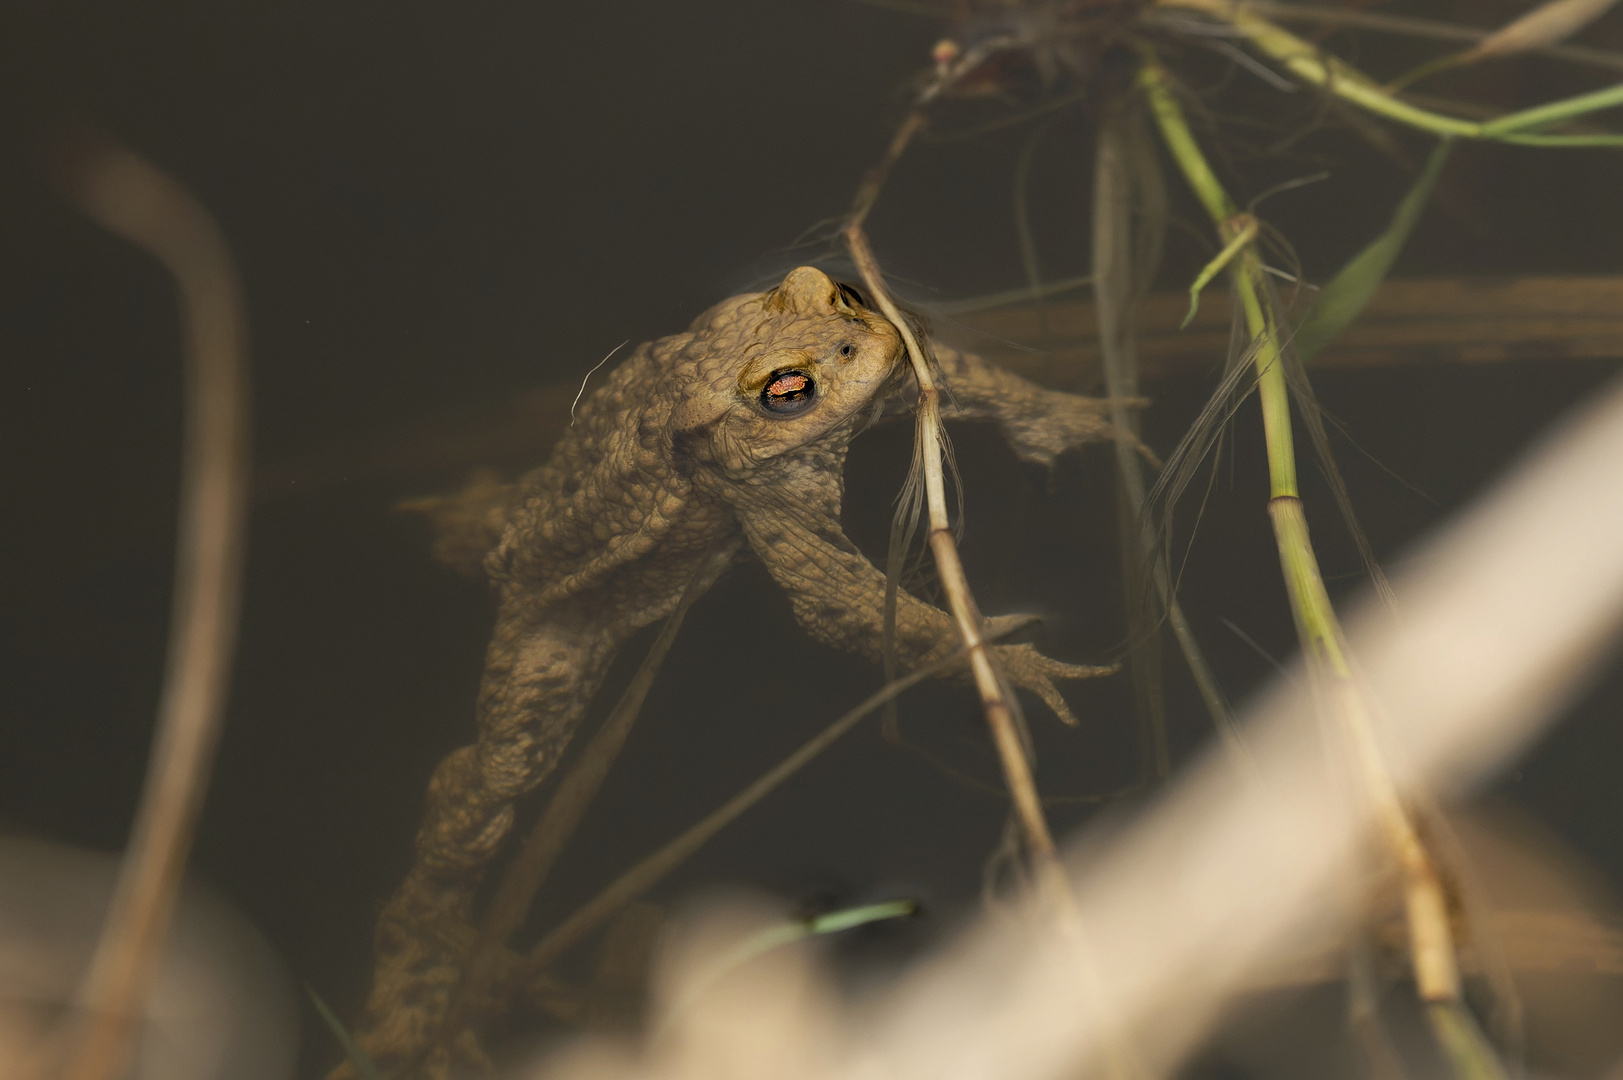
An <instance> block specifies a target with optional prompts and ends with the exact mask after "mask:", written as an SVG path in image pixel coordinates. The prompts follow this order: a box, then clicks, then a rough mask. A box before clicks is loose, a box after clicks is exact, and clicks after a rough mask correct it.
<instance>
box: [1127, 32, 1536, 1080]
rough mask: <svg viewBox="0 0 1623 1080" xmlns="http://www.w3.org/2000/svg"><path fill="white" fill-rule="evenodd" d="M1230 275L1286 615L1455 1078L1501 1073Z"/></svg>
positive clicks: (1277, 400) (1254, 288) (1167, 91)
mask: <svg viewBox="0 0 1623 1080" xmlns="http://www.w3.org/2000/svg"><path fill="white" fill-rule="evenodd" d="M1139 85H1140V87H1141V89H1142V90H1143V91H1144V92H1145V94H1146V95H1147V97H1148V99H1149V102H1150V107H1151V111H1152V113H1153V115H1154V117H1155V121H1156V125H1157V126H1158V128H1159V129H1160V132H1161V136H1162V139H1163V141H1164V142H1165V144H1166V147H1167V149H1168V150H1169V151H1170V153H1171V154H1172V157H1173V159H1174V160H1175V161H1176V162H1177V164H1178V168H1179V169H1180V171H1181V172H1182V173H1183V176H1184V179H1185V180H1186V181H1187V182H1188V184H1189V186H1190V188H1191V189H1192V190H1193V191H1194V193H1195V196H1196V197H1197V198H1198V199H1199V200H1200V202H1201V205H1202V206H1204V207H1205V209H1206V212H1207V214H1209V215H1210V216H1211V219H1212V221H1213V223H1214V224H1215V225H1216V226H1217V230H1218V233H1219V237H1220V239H1221V241H1222V242H1223V244H1224V245H1225V246H1227V245H1229V244H1230V243H1231V242H1233V241H1234V240H1236V239H1237V238H1239V237H1241V236H1243V235H1244V234H1245V232H1247V231H1250V232H1252V233H1253V235H1254V233H1255V228H1254V226H1253V225H1252V224H1251V222H1250V218H1249V215H1246V214H1242V213H1241V212H1240V211H1239V208H1238V207H1236V206H1235V204H1234V202H1233V200H1232V199H1230V198H1229V195H1228V193H1227V192H1226V191H1225V190H1224V189H1223V186H1222V184H1221V183H1220V182H1219V181H1218V179H1217V176H1216V174H1215V173H1213V172H1212V169H1211V166H1210V165H1209V164H1208V163H1207V161H1206V158H1205V156H1204V155H1203V154H1202V153H1201V151H1200V147H1199V145H1198V144H1197V143H1196V142H1195V138H1194V135H1193V134H1192V133H1191V132H1190V130H1189V125H1188V123H1187V121H1186V120H1185V118H1184V115H1183V110H1182V108H1181V107H1180V106H1179V104H1178V101H1177V99H1176V97H1175V96H1174V95H1173V92H1172V88H1171V86H1170V84H1169V82H1168V77H1167V73H1166V70H1165V69H1164V68H1162V67H1161V66H1160V65H1159V64H1158V63H1157V62H1156V61H1155V59H1154V58H1153V56H1151V55H1148V54H1146V59H1145V62H1144V64H1143V66H1142V67H1141V68H1140V71H1139ZM1230 276H1231V278H1232V280H1233V285H1234V290H1235V295H1236V296H1237V297H1238V298H1239V301H1240V315H1241V317H1242V318H1244V319H1245V331H1246V334H1247V336H1248V337H1249V339H1250V342H1251V351H1252V355H1253V358H1254V363H1255V365H1256V370H1257V395H1258V398H1259V400H1260V402H1261V406H1262V421H1263V433H1264V437H1265V439H1266V440H1267V447H1268V478H1269V500H1268V517H1269V519H1270V520H1271V521H1272V523H1273V530H1274V539H1275V541H1276V543H1277V544H1278V546H1279V563H1280V569H1281V571H1282V573H1283V574H1284V578H1285V585H1286V589H1287V591H1288V593H1289V596H1290V604H1291V612H1292V614H1293V615H1294V616H1295V620H1296V628H1297V634H1298V636H1299V637H1300V639H1301V643H1302V651H1303V653H1304V654H1305V656H1306V658H1307V663H1308V667H1309V670H1310V671H1311V672H1312V674H1313V676H1314V681H1315V684H1316V685H1317V686H1318V688H1319V690H1320V696H1321V701H1322V704H1323V705H1324V707H1325V708H1326V709H1327V711H1328V712H1329V714H1330V715H1331V716H1333V717H1334V718H1335V720H1336V721H1337V722H1338V724H1339V726H1340V727H1341V729H1342V732H1343V735H1344V736H1345V737H1346V740H1347V743H1348V746H1349V749H1351V751H1352V752H1353V754H1354V755H1355V757H1356V759H1357V767H1358V771H1359V774H1360V775H1361V776H1362V778H1363V781H1364V787H1365V793H1366V795H1367V796H1368V798H1369V800H1370V803H1371V805H1372V807H1373V809H1374V811H1375V817H1376V820H1377V822H1378V823H1379V826H1380V830H1381V834H1382V839H1383V840H1384V842H1385V843H1386V846H1387V848H1388V850H1389V851H1390V853H1391V855H1392V857H1393V858H1394V860H1395V861H1396V862H1397V864H1398V866H1399V868H1400V870H1401V872H1402V874H1403V885H1404V889H1403V892H1404V911H1405V915H1406V918H1407V922H1408V929H1409V949H1410V961H1411V964H1412V966H1413V969H1414V978H1415V983H1416V988H1417V990H1418V991H1419V994H1420V998H1421V1000H1422V1001H1423V1002H1425V1004H1426V1006H1427V1015H1428V1016H1429V1017H1430V1018H1431V1019H1432V1026H1433V1031H1434V1033H1435V1034H1436V1036H1437V1038H1438V1041H1439V1043H1441V1045H1442V1046H1443V1048H1444V1050H1445V1051H1446V1052H1447V1054H1448V1056H1449V1059H1450V1061H1451V1062H1452V1063H1453V1066H1454V1069H1455V1072H1456V1074H1457V1075H1459V1076H1460V1077H1461V1078H1462V1080H1483V1078H1489V1077H1493V1078H1502V1077H1503V1076H1504V1070H1503V1067H1502V1066H1500V1064H1499V1063H1498V1060H1497V1058H1496V1057H1495V1056H1494V1054H1493V1052H1492V1050H1491V1048H1489V1047H1488V1046H1487V1044H1486V1040H1485V1039H1483V1038H1482V1036H1481V1033H1480V1031H1479V1030H1478V1029H1477V1028H1476V1025H1475V1022H1474V1021H1473V1020H1472V1019H1471V1018H1470V1015H1469V1013H1468V1012H1467V1011H1466V1009H1465V1006H1464V1004H1463V1002H1462V999H1461V996H1460V975H1459V965H1458V961H1457V959H1456V957H1455V955H1454V942H1453V935H1452V932H1451V928H1450V925H1449V916H1448V907H1447V899H1446V897H1445V895H1444V892H1443V887H1442V883H1441V881H1440V879H1439V878H1438V875H1437V870H1436V867H1435V865H1434V864H1433V862H1432V859H1431V857H1430V855H1429V853H1428V852H1427V851H1426V847H1425V844H1424V843H1423V842H1422V840H1421V838H1420V833H1419V831H1418V829H1417V828H1416V827H1415V823H1414V820H1413V818H1412V817H1411V815H1410V813H1409V810H1408V808H1407V807H1405V805H1404V803H1403V799H1402V797H1401V795H1400V794H1399V792H1398V788H1397V785H1396V784H1395V783H1394V782H1393V779H1392V774H1391V770H1390V769H1389V767H1388V765H1387V762H1386V761H1385V758H1384V756H1383V754H1382V752H1381V749H1380V746H1379V744H1378V742H1377V740H1376V737H1375V731H1374V726H1373V724H1372V719H1373V718H1372V716H1371V713H1370V703H1369V701H1368V699H1367V697H1366V696H1365V695H1364V693H1363V692H1362V690H1361V689H1360V688H1359V686H1358V685H1357V683H1356V682H1355V681H1354V679H1353V670H1352V665H1351V663H1350V658H1349V656H1348V653H1347V645H1346V640H1345V638H1344V636H1343V634H1342V630H1341V624H1340V622H1339V620H1338V619H1337V618H1336V613H1335V609H1334V608H1333V607H1332V606H1331V603H1330V597H1329V594H1328V593H1327V592H1326V591H1325V588H1324V580H1323V578H1322V577H1321V576H1320V574H1319V564H1318V559H1317V558H1316V557H1315V556H1314V553H1313V544H1312V541H1311V540H1310V538H1309V536H1308V528H1307V517H1306V515H1305V514H1304V513H1303V511H1302V501H1301V495H1300V492H1299V491H1298V488H1297V482H1296V449H1295V443H1294V439H1293V436H1292V432H1291V413H1290V389H1289V386H1288V385H1287V383H1286V379H1285V366H1284V365H1285V360H1286V357H1285V355H1284V351H1283V346H1282V342H1284V341H1285V340H1286V338H1285V333H1284V331H1283V329H1282V328H1281V327H1280V325H1279V323H1278V320H1277V313H1276V312H1275V310H1274V309H1273V306H1272V304H1271V302H1270V293H1269V290H1268V288H1267V284H1266V280H1265V278H1264V274H1263V266H1262V259H1261V256H1260V255H1259V254H1258V252H1257V250H1256V247H1255V245H1254V244H1252V243H1247V244H1246V245H1245V247H1244V250H1242V251H1241V252H1240V253H1239V254H1238V255H1237V256H1235V257H1234V259H1233V262H1232V264H1231V267H1230Z"/></svg>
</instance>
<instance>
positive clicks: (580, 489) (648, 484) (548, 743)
mask: <svg viewBox="0 0 1623 1080" xmlns="http://www.w3.org/2000/svg"><path fill="white" fill-rule="evenodd" d="M938 360H939V362H940V364H941V369H942V374H943V376H944V380H945V383H946V386H947V387H948V388H949V389H950V392H951V395H952V400H954V401H955V402H956V404H957V406H958V411H957V413H956V415H958V416H969V417H982V418H987V419H992V420H995V421H997V422H998V423H999V424H1000V426H1001V427H1002V430H1003V432H1004V433H1005V435H1006V436H1007V437H1008V439H1009V441H1010V442H1011V444H1012V445H1013V447H1014V449H1015V450H1016V452H1017V453H1018V454H1019V455H1020V456H1021V457H1022V458H1025V459H1027V460H1030V461H1036V462H1043V463H1051V462H1052V461H1053V460H1054V458H1055V456H1056V455H1058V454H1059V453H1060V452H1061V451H1063V450H1064V449H1066V448H1067V447H1071V446H1076V445H1078V444H1080V443H1084V442H1088V441H1093V440H1099V439H1103V438H1107V437H1109V435H1110V433H1111V428H1110V426H1109V424H1108V423H1107V422H1106V421H1105V420H1104V403H1103V402H1101V401H1098V400H1095V399H1090V398H1083V397H1078V396H1075V395H1070V394H1063V393H1058V392H1054V391H1049V390H1044V389H1041V388H1039V387H1037V386H1034V385H1032V384H1031V383H1028V382H1026V381H1024V380H1022V379H1020V378H1018V377H1017V376H1014V375H1011V374H1009V373H1008V372H1006V371H1003V370H1002V369H1000V368H998V367H996V366H994V365H992V364H989V363H987V362H985V361H983V360H980V359H979V358H977V357H974V356H970V355H966V354H962V353H958V352H955V351H952V350H947V349H941V350H939V352H938ZM905 372H906V364H905V361H904V354H903V351H902V345H901V340H900V337H899V335H898V334H897V332H896V330H895V328H894V327H892V326H891V324H890V323H889V322H887V321H886V320H885V319H884V317H883V316H881V315H879V314H878V313H877V312H874V311H871V310H869V308H868V307H867V306H866V305H865V303H864V301H863V299H862V297H861V296H860V294H858V293H857V292H856V291H855V290H854V289H851V288H850V287H847V286H844V285H841V284H839V283H837V282H835V281H833V280H831V279H830V278H829V277H828V276H827V275H825V274H824V273H822V272H821V271H819V270H816V269H812V268H810V267H801V268H799V269H797V270H794V271H793V272H791V273H790V274H789V275H788V276H787V277H786V278H785V279H784V281H783V283H782V284H781V285H779V286H778V287H777V288H774V289H772V290H770V291H768V292H765V293H759V294H751V295H745V296H737V297H733V298H731V299H729V300H725V301H723V302H722V303H720V304H717V305H716V306H715V307H713V308H711V309H710V310H709V311H707V312H705V313H704V314H703V315H701V316H699V318H698V319H696V320H695V321H694V322H693V324H692V326H691V327H690V328H689V329H688V330H687V332H686V333H682V334H677V335H674V336H672V337H667V338H663V339H660V340H659V341H655V342H651V343H648V344H644V345H642V346H640V347H639V348H638V349H637V350H636V351H635V352H634V353H633V354H632V355H631V356H630V357H629V358H628V359H627V360H625V361H624V362H623V363H621V364H620V365H619V366H618V367H617V368H616V369H614V370H613V371H612V373H611V374H610V375H609V376H608V378H607V381H606V383H605V384H604V385H603V386H601V387H600V388H599V389H598V390H596V392H594V393H593V394H591V395H590V396H589V397H587V398H586V399H585V400H584V402H582V404H581V407H580V409H579V414H578V418H577V420H576V422H575V423H574V424H573V426H571V427H570V428H568V429H567V430H566V432H565V433H564V436H563V439H562V441H561V442H560V443H559V445H558V446H557V448H556V449H555V450H554V452H553V454H552V457H551V459H550V460H549V461H548V462H547V463H546V464H544V465H542V466H541V467H540V468H538V469H536V470H534V471H533V472H531V473H530V474H529V475H527V476H526V477H524V478H523V479H522V480H521V481H519V482H518V483H517V484H514V485H502V484H498V483H494V482H485V483H483V484H477V485H475V486H473V487H472V488H470V490H469V491H467V492H465V493H464V494H463V495H462V496H459V497H456V498H454V499H449V500H441V501H440V502H439V503H438V505H437V508H436V510H435V514H436V516H437V517H438V518H439V519H440V524H441V526H442V529H443V530H444V536H443V538H442V541H441V543H440V545H439V548H438V553H439V554H440V555H441V557H443V558H445V559H446V560H447V561H450V562H453V563H460V564H461V565H462V566H463V568H464V569H473V568H475V567H478V568H481V569H482V572H483V575H484V576H485V577H487V578H488V580H489V582H490V583H491V585H492V586H493V588H494V590H495V593H496V596H497V598H498V613H497V616H496V629H495V634H494V637H493V638H492V640H491V643H490V647H489V652H488V654H487V661H486V668H485V673H484V679H483V683H482V686H481V688H480V692H479V699H478V707H477V715H478V741H477V742H476V743H475V744H474V745H471V746H466V747H463V748H462V749H460V750H457V751H455V752H454V753H452V754H451V755H450V756H449V757H447V758H446V759H445V760H444V761H443V762H442V763H441V764H440V766H439V767H438V769H437V770H436V771H435V773H434V777H433V780H432V782H431V784H430V787H429V793H428V809H427V815H426V820H425V821H424V823H423V826H422V829H421V831H420V833H419V835H418V838H417V858H416V862H415V865H414V866H413V868H412V870H411V872H410V874H409V876H408V877H407V878H406V880H405V882H404V883H403V884H402V886H401V888H400V890H399V891H398V892H397V893H396V894H395V896H394V897H393V899H391V900H390V902H389V904H388V905H387V907H386V908H385V909H384V911H383V913H382V915H381V917H380V920H379V926H378V938H377V949H378V954H379V955H378V969H377V977H376V978H377V981H376V984H375V986H374V989H373V996H372V999H371V1001H370V1003H369V1006H368V1012H369V1014H370V1015H369V1020H370V1021H371V1024H370V1025H369V1026H370V1028H371V1030H370V1031H369V1032H368V1033H367V1037H366V1038H365V1040H364V1041H365V1043H366V1044H367V1045H368V1048H369V1049H371V1050H373V1052H374V1054H375V1056H377V1057H379V1059H380V1061H379V1064H380V1065H383V1066H384V1067H385V1072H386V1073H387V1072H389V1071H392V1070H391V1069H389V1068H388V1066H389V1065H398V1064H403V1060H402V1057H401V1056H397V1055H402V1053H404V1054H406V1055H409V1053H410V1052H412V1051H413V1050H420V1049H421V1048H422V1047H423V1045H424V1040H425V1038H432V1037H433V1031H432V1028H433V1025H434V1024H435V1023H437V1021H438V1019H439V1018H440V1017H441V1016H443V1015H444V1012H445V1009H446V1005H447V1001H448V998H449V995H450V994H451V993H452V992H453V991H454V989H455V984H456V980H457V978H458V974H459V971H458V964H459V962H460V959H461V953H462V951H463V950H465V949H466V947H467V943H468V940H469V938H470V935H471V929H470V927H471V925H472V919H473V900H474V893H475V890H476V888H477V886H478V884H479V880H480V875H481V871H482V869H483V868H484V866H485V865H486V864H487V862H488V861H489V860H490V859H491V857H492V856H493V855H494V854H495V853H496V851H497V848H498V846H499V845H500V844H501V843H502V841H503V839H504V838H505V837H506V835H507V833H508V831H509V829H510V828H511V826H512V822H513V812H514V801H515V800H516V799H518V798H519V797H520V796H522V795H524V794H525V793H526V792H528V791H530V790H532V789H533V788H535V787H536V785H538V784H539V783H541V781H542V780H544V779H545V778H546V777H547V775H548V774H549V773H551V771H552V770H553V768H554V767H555V765H556V763H557V761H558V759H559V756H560V755H561V754H562V752H563V750H564V748H565V746H566V745H567V744H568V742H569V740H570V738H571V737H572V736H573V734H574V733H575V730H576V728H577V727H578V726H579V723H580V720H581V717H582V714H583V713H584V712H585V711H586V709H587V707H588V705H589V703H590V702H591V700H592V698H593V695H594V694H595V693H596V692H597V690H598V688H599V686H600V685H601V683H602V680H603V678H604V674H605V672H606V670H607V669H608V667H609V664H610V662H611V661H612V660H613V658H614V656H615V653H616V650H617V649H618V648H619V647H620V646H621V644H623V643H624V642H625V640H626V639H627V638H628V637H629V636H630V635H631V634H632V633H633V632H634V631H636V630H637V629H639V628H640V627H643V626H647V625H649V624H650V623H652V622H654V621H656V620H658V619H660V618H662V617H664V616H665V615H667V614H669V613H670V612H671V610H672V609H673V608H674V607H675V605H676V603H677V601H678V598H679V597H680V596H681V594H682V592H683V589H684V587H685V586H686V584H687V583H688V581H689V579H690V578H692V577H693V576H694V574H695V572H696V571H697V569H698V568H699V567H700V566H701V564H703V563H704V562H705V561H706V559H707V556H708V554H709V553H710V552H712V551H713V550H715V548H716V547H717V545H718V544H725V543H727V542H728V541H730V540H731V541H733V542H735V543H736V542H737V541H738V539H739V538H741V539H742V541H743V542H745V543H747V544H748V546H749V548H750V550H752V551H753V552H754V554H755V555H756V556H757V557H758V558H760V560H761V561H762V562H763V563H764V564H765V565H766V567H767V569H768V571H769V572H770V573H771V576H772V578H773V580H774V581H775V582H776V583H777V584H778V585H779V586H780V587H781V588H782V589H783V590H784V591H785V592H786V593H787V594H788V596H789V599H790V602H791V604H792V606H793V610H794V614H795V617H796V619H797V620H798V621H799V623H800V625H801V626H803V627H804V628H805V630H806V632H807V633H809V634H810V635H811V636H812V637H813V638H815V639H817V640H818V641H821V642H825V643H827V644H829V645H833V646H836V647H838V648H840V649H844V650H847V651H850V652H854V653H857V654H859V655H861V656H863V657H865V658H867V659H868V660H870V661H872V662H874V663H876V664H877V663H879V662H880V660H881V638H882V624H883V614H882V613H883V610H884V593H885V577H884V574H883V573H881V572H880V571H879V570H878V569H877V568H875V567H874V566H873V564H872V563H870V562H869V561H868V560H867V559H866V558H865V557H864V556H863V555H862V553H861V552H860V551H858V549H857V548H856V546H855V545H853V544H852V543H851V541H850V540H848V539H847V538H846V536H845V535H844V533H843V532H842V530H841V525H840V503H841V497H842V494H843V490H844V478H843V468H844V464H845V456H846V451H847V448H848V447H849V445H850V442H851V439H852V437H853V436H855V435H856V434H857V433H858V432H859V431H860V430H862V428H863V427H864V426H866V425H867V424H868V423H869V422H870V420H871V419H872V418H874V417H875V416H876V415H877V414H878V413H879V412H880V411H882V409H883V408H885V407H886V406H887V405H890V406H892V407H896V406H904V405H905V404H906V402H907V400H909V394H910V392H911V391H910V389H909V387H910V385H911V384H910V380H904V377H903V376H904V375H905ZM895 644H896V655H897V659H898V661H899V663H900V666H901V668H902V670H908V669H912V668H916V667H919V666H922V665H927V664H930V663H932V662H935V661H938V660H940V659H943V658H945V657H946V656H947V655H948V654H950V653H951V652H952V651H953V650H954V649H956V648H957V647H958V645H959V639H958V636H957V633H956V630H955V628H954V625H953V622H952V620H951V619H950V617H949V616H948V615H947V614H946V613H945V612H943V611H941V610H939V609H937V608H935V607H932V606H931V605H929V604H926V603H924V602H922V601H920V600H918V599H916V598H914V597H912V596H909V595H907V594H906V593H905V592H904V593H903V594H902V595H901V596H900V597H899V600H898V608H897V615H896V638H895ZM995 648H996V651H997V653H998V659H999V660H1000V662H1001V664H1002V667H1003V670H1004V672H1005V673H1006V674H1007V677H1008V679H1009V680H1010V682H1011V683H1012V684H1013V685H1015V686H1018V687H1023V688H1025V689H1028V690H1030V691H1032V692H1034V693H1036V694H1037V695H1038V696H1039V697H1040V698H1042V700H1043V701H1045V702H1046V703H1048V705H1049V706H1050V707H1051V708H1053V709H1054V710H1055V711H1056V712H1057V713H1059V714H1060V715H1061V716H1062V717H1064V718H1066V719H1069V712H1068V711H1067V710H1066V707H1065V702H1064V700H1063V699H1062V698H1061V696H1060V694H1059V692H1058V690H1057V689H1056V688H1055V686H1054V682H1053V680H1055V679H1064V678H1076V677H1081V676H1086V675H1092V674H1097V673H1098V672H1099V670H1100V669H1098V668H1087V667H1076V666H1073V665H1069V664H1063V663H1060V662H1058V661H1056V660H1052V659H1049V658H1048V657H1045V656H1043V655H1041V654H1040V653H1038V652H1037V651H1036V649H1035V648H1033V647H1032V646H1030V645H1000V646H996V647H995ZM391 1059H393V1060H391Z"/></svg>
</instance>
